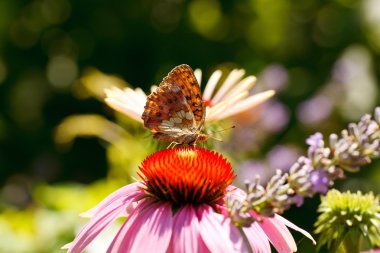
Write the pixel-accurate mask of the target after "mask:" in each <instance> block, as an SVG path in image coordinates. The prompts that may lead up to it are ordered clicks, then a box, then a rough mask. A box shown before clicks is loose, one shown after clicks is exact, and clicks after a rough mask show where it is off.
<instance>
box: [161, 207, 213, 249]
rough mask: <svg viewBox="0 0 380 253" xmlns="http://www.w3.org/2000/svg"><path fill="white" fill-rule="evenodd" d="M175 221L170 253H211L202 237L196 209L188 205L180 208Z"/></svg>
mask: <svg viewBox="0 0 380 253" xmlns="http://www.w3.org/2000/svg"><path fill="white" fill-rule="evenodd" d="M173 219H174V220H173V234H172V238H171V240H170V243H171V244H170V246H169V251H168V252H169V253H175V252H183V253H186V252H188V253H192V252H202V253H206V252H210V251H209V250H208V249H207V247H206V245H205V244H204V242H203V241H202V239H201V237H200V234H199V230H200V228H199V222H198V217H197V214H196V211H195V209H194V207H192V206H190V205H187V206H184V207H182V208H180V209H179V210H178V211H177V212H176V214H175V215H174V218H173Z"/></svg>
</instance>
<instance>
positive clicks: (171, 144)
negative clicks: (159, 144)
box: [167, 141, 179, 148]
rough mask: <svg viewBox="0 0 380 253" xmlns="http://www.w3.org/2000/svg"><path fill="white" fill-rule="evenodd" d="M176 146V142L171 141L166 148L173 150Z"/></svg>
mask: <svg viewBox="0 0 380 253" xmlns="http://www.w3.org/2000/svg"><path fill="white" fill-rule="evenodd" d="M178 144H179V143H178V142H175V141H173V142H171V143H170V144H169V146H168V147H167V148H174V147H175V146H177V145H178Z"/></svg>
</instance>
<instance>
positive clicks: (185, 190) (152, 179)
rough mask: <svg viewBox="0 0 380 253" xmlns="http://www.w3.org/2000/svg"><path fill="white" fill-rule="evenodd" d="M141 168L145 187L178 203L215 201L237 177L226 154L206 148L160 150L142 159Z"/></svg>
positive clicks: (211, 203) (162, 199)
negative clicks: (224, 155) (225, 156)
mask: <svg viewBox="0 0 380 253" xmlns="http://www.w3.org/2000/svg"><path fill="white" fill-rule="evenodd" d="M140 171H141V173H138V174H139V176H140V178H141V179H142V180H143V183H144V184H145V189H144V190H145V191H146V192H147V193H148V194H149V195H151V196H152V197H154V198H157V199H158V200H161V201H170V202H172V203H173V204H174V205H175V206H181V205H184V204H193V205H199V204H209V205H214V204H216V203H217V202H218V201H220V200H221V199H222V198H223V197H224V196H225V194H226V188H227V186H229V185H230V184H231V183H232V181H233V180H234V178H235V177H236V175H235V174H234V172H233V170H232V167H231V164H230V163H229V162H227V160H226V159H225V158H224V157H222V156H221V155H220V154H218V153H215V152H212V151H210V150H207V149H203V148H175V149H165V150H161V151H158V152H157V153H154V154H153V155H151V156H149V157H147V158H146V159H145V160H144V161H143V162H142V164H141V167H140Z"/></svg>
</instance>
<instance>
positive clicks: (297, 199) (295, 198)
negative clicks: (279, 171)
mask: <svg viewBox="0 0 380 253" xmlns="http://www.w3.org/2000/svg"><path fill="white" fill-rule="evenodd" d="M292 199H293V202H294V203H295V204H296V206H297V207H300V206H302V205H303V202H304V200H305V197H304V196H301V195H299V194H296V195H294V196H293V197H292Z"/></svg>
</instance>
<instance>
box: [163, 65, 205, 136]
mask: <svg viewBox="0 0 380 253" xmlns="http://www.w3.org/2000/svg"><path fill="white" fill-rule="evenodd" d="M163 82H164V83H171V84H175V85H177V86H179V87H180V88H181V91H182V93H183V95H184V97H185V99H186V101H187V103H188V105H189V106H190V108H191V111H192V112H193V115H194V119H195V122H196V126H197V130H198V131H200V130H201V129H202V127H203V123H204V120H205V116H206V105H205V102H204V101H202V95H201V89H200V86H199V84H198V81H197V79H196V78H195V75H194V72H193V70H192V69H191V68H190V66H189V65H186V64H182V65H179V66H177V67H175V68H174V69H173V70H172V71H170V73H169V74H168V75H167V76H166V77H165V78H164V80H163Z"/></svg>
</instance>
